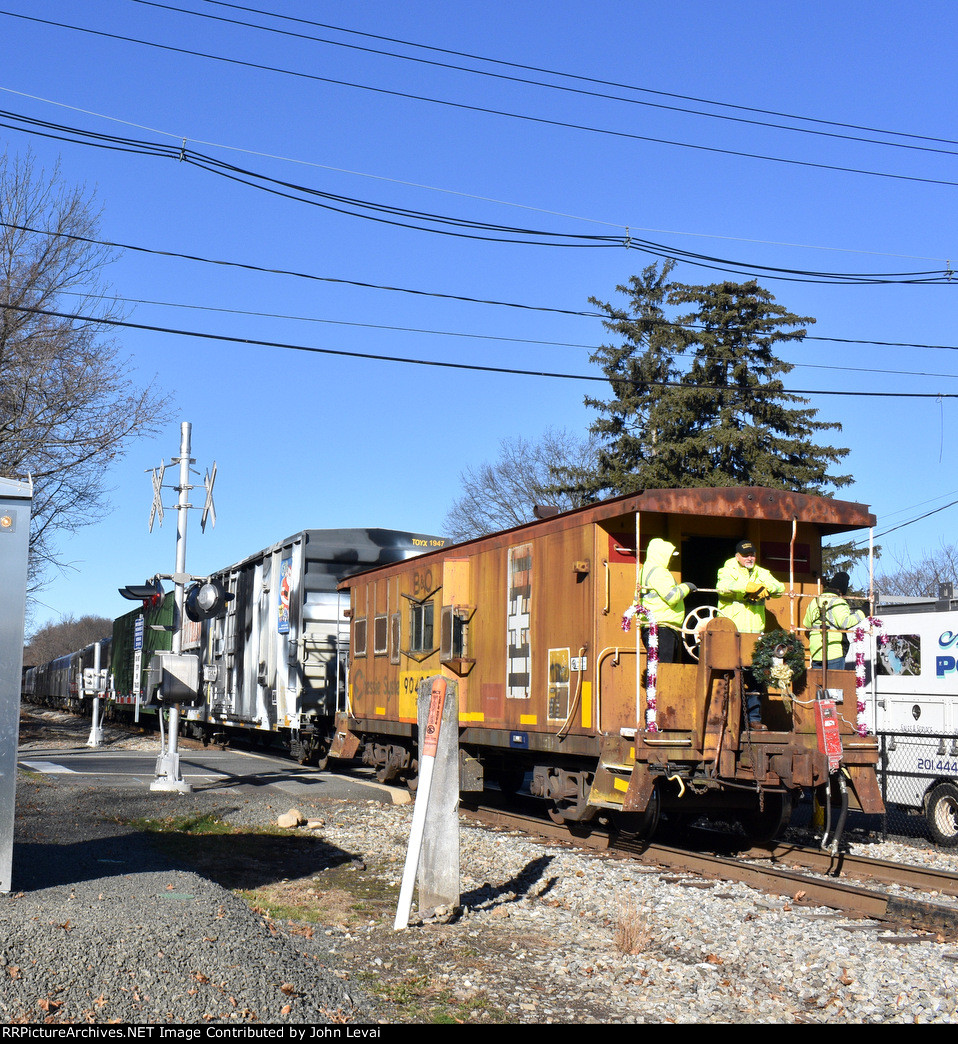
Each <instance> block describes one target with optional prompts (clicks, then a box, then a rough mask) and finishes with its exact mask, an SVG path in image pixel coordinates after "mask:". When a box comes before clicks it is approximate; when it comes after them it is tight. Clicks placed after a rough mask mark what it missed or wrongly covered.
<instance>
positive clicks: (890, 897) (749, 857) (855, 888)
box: [462, 801, 958, 939]
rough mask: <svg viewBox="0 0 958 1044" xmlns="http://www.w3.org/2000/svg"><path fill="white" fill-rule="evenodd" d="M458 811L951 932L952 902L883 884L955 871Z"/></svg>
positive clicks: (927, 885) (950, 935)
mask: <svg viewBox="0 0 958 1044" xmlns="http://www.w3.org/2000/svg"><path fill="white" fill-rule="evenodd" d="M462 812H463V814H464V815H466V816H467V817H469V818H472V819H474V820H476V821H478V822H481V823H484V824H486V825H488V826H493V827H497V828H499V829H504V830H519V831H522V832H524V833H528V834H530V835H532V836H536V837H540V838H543V839H546V840H550V841H553V842H562V843H565V844H573V845H575V846H577V847H581V848H585V849H588V850H590V851H594V852H603V853H605V854H607V855H609V856H612V857H617V858H623V859H626V858H629V859H636V860H639V861H640V862H642V863H643V864H646V865H649V866H654V867H658V868H661V869H663V870H671V871H674V872H676V873H680V874H685V875H694V876H695V877H697V878H698V879H700V880H702V879H707V880H711V881H716V880H721V881H738V882H741V883H743V884H747V885H750V886H751V887H753V888H756V889H758V890H760V891H764V892H766V893H770V894H775V895H782V896H787V897H788V898H789V899H790V900H791V901H792V902H793V903H795V904H796V905H803V906H825V907H828V908H829V909H831V910H835V911H840V912H841V913H842V914H844V915H845V916H848V917H851V918H855V919H856V920H861V919H869V920H873V921H877V922H879V923H880V924H882V925H883V926H885V927H888V928H893V929H901V930H908V931H912V932H914V931H920V932H927V933H931V934H933V935H935V936H939V937H942V938H946V939H958V905H947V904H944V903H937V902H930V901H928V900H927V899H923V898H920V897H918V896H903V895H900V894H897V893H894V892H891V891H888V890H886V889H888V888H890V887H892V886H896V885H897V886H900V887H903V888H908V889H912V890H914V891H916V892H918V893H920V894H922V895H927V894H930V893H939V894H945V895H952V896H954V895H958V874H954V873H950V872H946V871H941V870H935V869H932V868H930V867H921V866H914V865H906V864H899V863H890V862H887V861H885V860H878V859H869V858H866V857H864V856H852V855H850V854H847V853H838V854H837V855H833V854H832V853H830V852H828V851H821V850H818V849H815V848H811V847H804V846H800V845H793V844H775V845H768V846H760V847H757V848H751V849H748V850H747V851H743V852H741V853H738V854H736V855H734V856H733V855H720V854H715V853H711V852H701V851H694V850H691V849H686V848H678V847H672V846H668V845H662V844H654V843H649V844H646V843H639V842H630V841H623V840H621V839H617V838H616V837H615V835H614V834H612V833H611V832H609V831H607V830H605V829H603V828H602V827H600V826H596V827H592V828H591V829H586V828H580V829H578V830H575V829H573V830H570V829H569V827H568V826H558V825H556V824H553V823H550V822H548V821H546V820H543V819H541V818H539V817H538V816H536V815H534V814H530V813H523V812H512V811H508V810H505V809H498V808H492V807H486V806H480V805H478V804H476V805H474V804H472V803H467V802H465V801H464V802H463V804H462ZM796 868H800V869H796ZM800 870H804V871H806V872H800ZM849 878H851V879H853V880H854V881H856V882H867V883H869V884H881V885H884V886H885V889H880V888H870V887H868V888H866V887H864V886H863V885H862V884H861V883H856V884H852V883H850V882H849V880H848V879H849Z"/></svg>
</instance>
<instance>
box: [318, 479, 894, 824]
mask: <svg viewBox="0 0 958 1044" xmlns="http://www.w3.org/2000/svg"><path fill="white" fill-rule="evenodd" d="M874 524H875V519H874V516H873V515H871V514H870V513H869V511H868V510H867V508H866V507H864V506H863V505H861V504H855V503H849V502H844V501H839V500H833V499H829V498H824V497H816V496H808V495H804V494H799V493H792V492H788V491H782V490H772V489H765V488H756V487H749V488H732V489H728V488H720V489H719V488H717V489H711V488H707V489H666V490H646V491H645V492H643V493H639V494H635V495H628V496H622V497H617V498H614V499H611V500H607V501H604V502H602V503H599V504H593V505H589V506H587V507H584V508H580V509H578V510H575V511H569V512H564V513H562V514H557V515H554V516H552V517H548V518H545V519H542V520H540V521H536V522H531V523H529V524H527V525H523V526H518V527H516V528H514V529H510V530H506V531H503V532H500V533H494V534H490V535H489V536H486V537H481V538H479V539H476V540H472V541H468V542H466V543H462V544H458V545H454V546H450V547H446V548H443V549H442V550H440V551H435V552H428V553H425V554H423V555H421V556H419V557H417V558H415V559H410V560H408V561H405V562H400V563H395V564H393V565H388V566H384V567H382V568H379V569H374V570H371V571H369V572H366V573H362V574H360V575H358V576H354V577H351V578H349V579H348V580H346V581H344V582H343V584H342V585H341V589H342V590H348V591H349V592H350V600H351V609H350V612H351V618H352V643H351V649H350V686H349V690H350V702H349V707H348V712H347V714H346V715H344V716H343V717H342V720H341V721H340V722H339V730H338V733H339V743H338V744H337V745H334V749H333V752H332V753H333V754H334V756H335V755H336V754H337V753H339V752H342V753H349V752H350V751H352V750H354V749H355V748H356V744H357V743H362V744H363V750H364V754H363V756H364V759H365V760H366V761H367V762H368V763H369V764H372V765H374V766H375V767H376V768H377V770H378V773H379V775H380V778H382V779H384V780H386V779H397V778H404V777H405V778H407V779H409V780H410V781H412V780H414V778H415V774H416V762H417V751H416V691H417V686H418V683H419V681H420V680H421V679H423V678H426V677H429V676H431V675H435V674H443V675H445V676H447V677H450V678H456V680H457V682H458V692H459V727H460V737H459V739H460V750H461V760H462V766H463V773H462V775H463V783H464V789H466V788H468V789H481V787H482V786H483V784H484V783H485V782H487V781H492V782H495V783H497V784H498V785H500V786H502V787H505V788H515V787H517V786H518V785H519V784H520V782H521V781H522V779H523V778H524V777H525V776H526V774H527V773H531V774H532V776H531V779H532V783H531V788H532V792H533V793H534V794H536V795H538V796H540V797H542V798H544V799H545V800H546V801H547V802H548V807H549V810H550V814H551V815H552V816H553V818H555V819H557V820H567V821H570V822H572V821H579V820H584V819H589V818H591V817H592V816H594V815H596V814H597V813H601V814H603V815H609V816H610V818H613V819H615V820H617V821H618V822H619V823H620V825H623V826H624V827H626V828H629V829H633V830H636V831H639V832H642V833H650V832H651V831H652V830H653V829H654V827H655V825H656V823H657V821H658V816H659V813H660V812H661V811H662V810H663V809H664V810H666V811H667V812H668V813H670V814H672V815H682V814H684V813H690V814H692V813H694V814H700V813H702V812H706V813H708V812H709V811H720V812H721V811H726V810H733V811H734V812H736V814H738V815H739V816H740V817H741V818H742V819H743V821H744V822H746V823H747V824H749V825H750V826H751V828H752V829H753V832H754V833H756V834H758V833H763V832H765V833H767V832H774V831H775V830H776V829H778V828H780V826H781V825H782V824H783V823H784V822H785V821H786V820H787V815H788V812H789V809H790V799H791V797H792V796H793V795H794V794H796V793H798V792H799V791H800V790H801V789H807V788H817V787H824V786H826V785H828V784H829V783H830V782H831V780H830V776H833V775H834V773H833V772H830V770H829V764H828V759H827V757H826V755H825V753H824V752H823V751H822V750H820V749H819V741H818V737H817V733H816V710H815V700H816V695H818V693H819V690H820V689H822V687H823V686H827V690H828V694H830V695H831V696H832V697H833V698H837V697H839V696H840V700H839V704H838V706H839V715H838V717H839V719H840V721H839V725H840V733H841V737H842V741H843V743H842V745H843V750H842V765H841V781H842V790H843V793H845V792H847V795H848V798H849V801H850V804H851V805H852V807H858V808H862V809H864V810H865V811H866V812H877V811H880V810H881V807H882V806H881V798H880V795H879V792H878V787H877V782H876V777H875V765H876V763H877V746H876V743H875V740H874V737H869V736H860V735H859V734H858V732H857V731H856V729H855V724H856V722H855V717H856V692H855V673H854V671H829V672H828V676H827V679H826V678H823V677H822V675H821V671H818V672H817V673H816V672H812V671H811V670H808V671H806V672H805V673H804V674H801V676H796V678H795V680H794V684H793V685H792V686H791V687H790V688H788V689H787V690H786V691H782V692H779V691H776V690H775V689H769V691H768V693H767V694H766V696H765V698H764V708H763V715H764V717H765V720H766V722H767V724H768V726H769V731H766V732H755V731H752V730H749V729H748V728H747V727H745V726H743V722H742V714H741V708H742V700H743V695H744V694H743V686H744V684H745V682H744V679H745V678H746V677H747V669H748V668H749V666H750V665H751V663H752V657H753V655H754V651H755V647H756V643H757V642H758V641H759V639H760V637H761V636H759V635H752V634H740V633H739V631H738V630H737V629H736V628H735V626H734V624H732V623H731V622H730V621H729V620H726V619H722V618H717V619H712V618H711V617H712V615H713V614H714V608H712V607H714V605H715V593H714V588H715V580H716V574H717V570H718V568H719V566H721V564H722V563H723V562H724V561H725V560H726V559H727V558H729V557H730V556H731V555H732V554H733V552H734V547H735V544H736V543H737V542H738V541H739V540H742V539H745V538H747V539H749V540H751V541H752V542H753V543H754V544H755V546H756V547H757V549H758V560H759V563H760V564H761V565H762V566H764V567H765V568H766V569H769V570H770V571H771V572H772V573H773V574H774V575H775V576H776V577H777V578H778V579H780V580H781V581H782V582H783V583H784V584H785V593H784V594H783V595H782V596H780V597H778V598H774V599H772V600H770V601H769V602H768V603H767V607H766V611H767V625H766V631H774V630H778V629H781V630H784V631H786V632H789V633H792V634H800V628H799V626H798V625H799V623H800V621H801V620H802V617H803V615H804V612H805V609H806V607H807V604H808V600H809V599H811V598H813V597H814V596H815V595H817V594H818V593H819V591H820V579H821V574H822V553H821V545H822V539H823V537H828V536H832V535H835V534H839V533H844V532H848V531H852V530H856V529H862V528H866V527H870V526H873V525H874ZM656 537H658V538H662V539H665V540H668V541H669V542H670V543H672V544H674V545H675V547H676V548H677V549H678V551H679V554H678V557H677V558H675V559H673V561H672V563H671V569H672V572H673V574H674V576H675V577H676V579H681V580H687V581H691V582H693V583H694V584H696V585H697V586H698V588H700V589H704V590H700V591H699V592H697V593H696V594H695V595H694V596H692V597H691V598H688V599H686V609H688V610H689V611H690V617H691V620H692V621H693V622H698V623H699V624H700V625H701V626H699V627H697V628H696V630H695V632H694V634H692V631H691V625H690V627H689V629H688V630H687V633H686V638H687V639H689V641H687V645H688V647H689V649H690V651H691V654H690V653H689V652H686V653H685V655H684V657H683V660H684V662H681V663H662V664H658V665H657V670H655V671H653V672H652V675H653V678H654V681H655V695H656V700H655V704H654V707H655V710H654V718H655V731H650V730H649V728H648V722H647V714H646V710H647V706H646V701H647V698H648V681H649V674H650V672H649V664H648V663H647V656H646V652H645V649H644V647H643V645H642V643H641V642H640V641H639V640H638V634H637V630H638V628H634V629H633V630H632V631H631V632H629V633H624V632H623V629H622V614H623V612H624V610H625V609H626V608H627V607H628V606H629V605H630V604H631V603H632V600H633V596H634V593H635V587H636V576H637V570H638V568H639V566H640V565H641V563H642V562H643V560H644V555H645V550H646V548H647V547H648V544H649V541H650V540H651V539H653V538H656ZM803 640H804V637H803ZM653 666H656V665H653Z"/></svg>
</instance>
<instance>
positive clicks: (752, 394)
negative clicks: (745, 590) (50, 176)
mask: <svg viewBox="0 0 958 1044" xmlns="http://www.w3.org/2000/svg"><path fill="white" fill-rule="evenodd" d="M0 308H6V309H10V310H11V311H14V312H21V313H26V314H31V315H42V316H47V317H50V318H54V319H67V320H69V321H71V322H82V323H91V324H94V325H99V326H111V327H121V328H123V329H128V330H142V331H146V332H149V333H162V334H170V335H173V336H177V337H195V338H198V339H200V340H207V341H222V342H225V343H228V344H245V345H249V346H250V347H259V348H281V349H285V350H288V351H297V352H308V353H311V354H316V355H332V356H340V357H343V358H348V359H364V360H367V361H370V362H391V363H404V364H406V365H410V366H434V367H439V368H442V369H451V370H468V371H472V372H479V373H500V374H507V375H509V376H514V377H550V378H557V379H560V380H571V381H600V382H603V383H605V382H612V383H615V384H620V385H637V386H638V385H640V386H641V387H643V388H662V389H665V388H682V389H687V390H691V391H711V392H715V393H716V394H718V395H726V396H728V395H739V394H740V395H743V396H745V397H747V398H749V399H752V398H756V397H761V396H763V395H764V394H769V395H777V396H783V397H787V398H790V399H792V400H794V399H796V398H797V397H799V396H806V395H837V396H840V397H842V398H878V399H884V398H895V399H902V398H904V399H958V392H902V391H892V392H871V391H849V390H847V389H840V390H835V389H822V388H815V389H807V388H784V387H782V385H781V383H780V382H778V381H775V382H772V384H770V385H767V386H764V387H762V386H758V387H749V388H740V387H736V386H731V385H710V384H693V383H689V382H687V381H646V380H642V381H638V382H636V381H631V380H628V379H627V378H622V377H612V378H610V377H608V376H606V375H604V374H603V375H598V374H583V373H560V372H556V371H549V370H521V369H518V368H515V367H508V366H485V365H480V364H478V363H462V362H448V361H445V360H437V359H414V358H409V357H407V356H396V355H383V354H380V353H372V352H350V351H345V350H344V349H340V348H317V347H315V346H312V345H304V344H293V343H290V342H286V341H265V340H260V339H258V338H252V337H233V336H229V335H227V334H213V333H205V332H202V331H198V330H181V329H177V328H174V327H166V326H155V325H152V324H147V323H133V322H130V321H129V320H126V319H117V318H112V317H104V316H94V315H82V314H79V313H71V312H60V311H55V310H53V309H46V308H32V307H28V306H26V305H16V304H10V303H6V302H0Z"/></svg>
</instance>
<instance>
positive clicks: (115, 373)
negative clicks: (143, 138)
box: [0, 155, 170, 590]
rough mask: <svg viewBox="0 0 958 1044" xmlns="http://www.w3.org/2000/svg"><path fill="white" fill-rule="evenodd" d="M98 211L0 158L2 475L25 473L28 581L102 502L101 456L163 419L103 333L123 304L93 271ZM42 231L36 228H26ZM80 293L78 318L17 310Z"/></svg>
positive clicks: (57, 181)
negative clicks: (82, 315)
mask: <svg viewBox="0 0 958 1044" xmlns="http://www.w3.org/2000/svg"><path fill="white" fill-rule="evenodd" d="M98 223H99V213H98V212H96V211H94V210H93V206H92V197H90V198H88V197H87V196H86V194H85V193H84V191H83V189H82V188H77V187H70V186H68V185H66V184H65V183H64V181H63V179H62V178H61V175H60V172H59V169H55V170H53V171H52V172H49V173H48V172H46V171H44V170H42V169H39V170H38V169H36V167H35V166H34V163H33V159H32V157H31V156H29V155H27V156H26V158H16V157H14V158H10V157H8V156H7V155H2V156H0V474H3V475H8V476H11V477H25V476H27V475H29V476H30V477H31V478H32V479H33V492H34V500H33V522H32V525H31V531H30V571H31V589H32V590H36V589H37V588H38V586H39V583H40V581H41V579H42V577H43V574H44V572H45V570H47V569H48V568H49V567H51V566H55V567H61V568H62V566H63V564H64V563H63V561H62V559H61V557H60V552H59V550H58V547H57V540H58V539H59V538H60V537H62V536H63V535H65V534H69V533H73V532H76V531H77V530H78V529H80V528H81V527H83V526H86V525H92V524H93V523H95V522H96V521H98V519H99V518H100V517H102V515H103V514H104V513H105V512H106V510H107V503H106V494H107V493H108V490H107V488H106V486H105V480H106V473H107V469H108V468H109V466H110V464H112V463H113V462H114V461H115V460H117V459H118V458H119V457H121V456H122V455H123V454H124V453H125V452H126V450H127V448H128V446H129V444H130V442H131V441H132V440H133V439H134V438H136V437H138V436H141V435H145V434H148V433H152V432H155V431H156V430H158V428H159V426H160V425H161V424H162V423H163V422H164V421H165V420H166V419H167V418H168V415H169V405H170V403H169V399H168V398H167V396H166V395H165V394H163V393H161V392H159V391H158V390H157V388H156V386H155V384H154V383H151V384H150V385H148V386H147V387H146V388H142V387H140V386H139V385H138V384H137V382H136V381H135V380H134V378H133V376H132V365H131V363H130V361H129V360H128V359H127V358H125V357H124V356H123V355H122V353H121V349H120V346H119V345H118V344H117V343H116V342H115V341H114V340H113V339H112V337H111V335H110V325H109V324H110V321H111V320H114V319H117V318H120V317H121V312H120V310H119V309H118V308H117V305H116V302H115V301H113V300H112V299H111V294H110V288H109V287H108V286H107V285H106V284H105V282H104V280H103V273H104V270H105V268H106V267H107V266H108V265H109V264H111V263H112V262H113V261H115V260H116V255H114V254H113V253H112V251H111V250H110V249H109V248H106V247H103V246H100V245H98V244H96V243H92V242H89V241H86V242H84V241H81V240H80V239H77V238H74V237H84V238H85V239H86V240H91V239H95V238H96V237H97V232H98ZM32 229H40V230H42V232H37V231H31V230H32ZM64 294H70V295H71V297H72V296H73V295H75V294H81V295H83V296H82V297H81V303H80V304H79V305H78V304H76V303H73V304H71V307H70V310H71V311H76V310H78V309H81V308H82V310H84V311H86V312H87V313H88V314H91V315H94V316H96V320H95V321H93V322H80V321H74V320H68V319H58V318H54V317H50V316H45V315H40V314H37V313H35V312H29V311H21V310H20V309H23V308H30V309H36V308H38V309H47V310H62V309H58V308H57V302H58V300H59V298H60V297H61V296H62V295H64Z"/></svg>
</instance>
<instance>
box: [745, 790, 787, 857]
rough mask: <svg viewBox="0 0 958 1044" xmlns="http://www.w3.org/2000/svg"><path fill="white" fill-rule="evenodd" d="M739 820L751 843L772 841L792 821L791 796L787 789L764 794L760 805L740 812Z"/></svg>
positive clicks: (758, 843) (757, 843)
mask: <svg viewBox="0 0 958 1044" xmlns="http://www.w3.org/2000/svg"><path fill="white" fill-rule="evenodd" d="M739 821H740V822H741V824H742V829H743V830H744V831H745V836H746V837H747V838H748V839H749V841H751V842H752V843H753V844H756V845H760V844H763V843H764V842H766V841H772V840H774V839H775V838H776V837H778V836H779V834H781V833H783V832H784V830H785V829H786V828H787V827H788V824H789V823H790V822H791V821H792V796H791V794H789V793H788V791H786V792H784V793H781V794H776V793H772V794H765V795H764V800H763V801H762V807H761V808H759V806H758V804H757V803H756V805H755V807H754V808H751V809H747V810H746V811H744V812H742V813H740V815H739Z"/></svg>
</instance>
